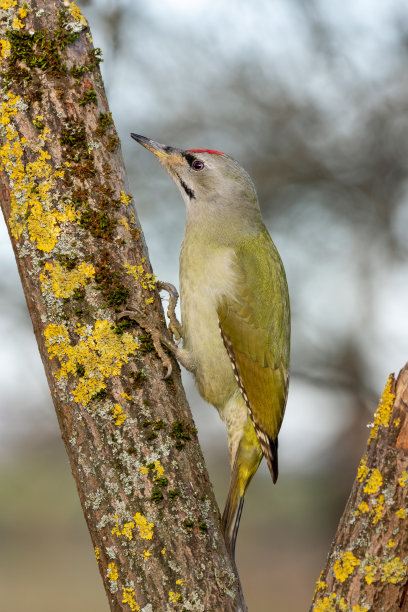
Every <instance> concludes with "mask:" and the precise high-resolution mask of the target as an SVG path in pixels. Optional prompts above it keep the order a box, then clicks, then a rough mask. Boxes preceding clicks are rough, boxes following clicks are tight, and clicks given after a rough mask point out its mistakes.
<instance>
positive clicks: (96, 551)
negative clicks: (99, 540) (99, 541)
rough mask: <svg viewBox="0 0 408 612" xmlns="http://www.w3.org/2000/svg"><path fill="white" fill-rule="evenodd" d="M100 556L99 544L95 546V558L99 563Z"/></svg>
mask: <svg viewBox="0 0 408 612" xmlns="http://www.w3.org/2000/svg"><path fill="white" fill-rule="evenodd" d="M100 558H101V551H100V550H99V547H98V546H95V559H96V562H97V563H99V561H100Z"/></svg>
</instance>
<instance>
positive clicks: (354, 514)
mask: <svg viewBox="0 0 408 612" xmlns="http://www.w3.org/2000/svg"><path fill="white" fill-rule="evenodd" d="M407 493H408V364H407V365H406V366H405V367H404V368H403V369H402V370H401V372H400V374H399V376H398V378H397V380H396V381H395V380H394V376H393V375H391V376H390V377H389V379H388V382H387V384H386V387H385V389H384V392H383V395H382V397H381V400H380V403H379V405H378V408H377V411H376V413H375V420H374V424H373V427H372V430H371V434H370V437H369V440H368V443H367V449H366V452H365V453H364V455H363V458H362V459H361V462H360V465H359V467H358V471H357V477H356V480H355V482H354V485H353V488H352V491H351V494H350V498H349V500H348V502H347V506H346V508H345V510H344V513H343V516H342V518H341V520H340V524H339V527H338V530H337V533H336V536H335V539H334V542H333V544H332V548H331V550H330V553H329V557H328V561H327V565H326V567H325V569H324V570H323V572H322V574H321V576H320V578H319V580H318V582H317V588H316V592H315V596H314V600H313V605H312V608H311V609H312V610H313V611H315V612H316V611H320V612H324V611H326V612H330V611H337V610H345V611H352V612H363V611H367V610H372V611H373V612H398V611H400V610H404V611H407V610H408V593H407V588H408V582H407V562H408V538H407V527H408V520H407V516H408V504H407Z"/></svg>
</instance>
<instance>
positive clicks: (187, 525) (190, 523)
mask: <svg viewBox="0 0 408 612" xmlns="http://www.w3.org/2000/svg"><path fill="white" fill-rule="evenodd" d="M183 525H184V527H185V528H186V529H192V528H193V527H194V521H190V520H187V519H186V520H185V521H184V523H183Z"/></svg>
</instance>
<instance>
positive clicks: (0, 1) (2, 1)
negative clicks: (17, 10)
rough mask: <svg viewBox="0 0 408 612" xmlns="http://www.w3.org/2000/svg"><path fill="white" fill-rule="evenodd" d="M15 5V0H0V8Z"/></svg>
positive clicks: (5, 8)
mask: <svg viewBox="0 0 408 612" xmlns="http://www.w3.org/2000/svg"><path fill="white" fill-rule="evenodd" d="M16 5H17V0H0V8H2V9H3V10H5V11H6V10H7V9H9V8H12V7H13V6H16Z"/></svg>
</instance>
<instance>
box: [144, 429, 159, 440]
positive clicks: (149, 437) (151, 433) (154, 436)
mask: <svg viewBox="0 0 408 612" xmlns="http://www.w3.org/2000/svg"><path fill="white" fill-rule="evenodd" d="M156 438H157V433H154V431H151V432H150V433H149V434H148V435H147V436H146V440H155V439H156Z"/></svg>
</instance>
